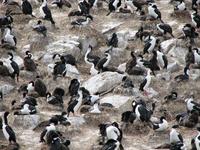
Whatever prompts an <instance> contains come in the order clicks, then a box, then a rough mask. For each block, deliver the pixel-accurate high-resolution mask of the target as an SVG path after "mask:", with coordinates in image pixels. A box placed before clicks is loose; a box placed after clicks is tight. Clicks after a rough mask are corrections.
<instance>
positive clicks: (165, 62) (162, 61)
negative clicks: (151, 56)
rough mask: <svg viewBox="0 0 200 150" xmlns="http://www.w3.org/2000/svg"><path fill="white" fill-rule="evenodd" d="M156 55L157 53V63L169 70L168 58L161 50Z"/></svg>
mask: <svg viewBox="0 0 200 150" xmlns="http://www.w3.org/2000/svg"><path fill="white" fill-rule="evenodd" d="M156 53H157V61H158V64H159V66H160V68H163V69H167V66H168V59H167V56H166V55H165V54H164V53H163V52H161V50H160V49H159V50H158V51H156Z"/></svg>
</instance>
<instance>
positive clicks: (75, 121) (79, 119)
mask: <svg viewBox="0 0 200 150" xmlns="http://www.w3.org/2000/svg"><path fill="white" fill-rule="evenodd" d="M68 120H69V122H70V123H71V125H72V126H73V125H74V126H79V125H82V124H84V123H85V119H84V118H83V117H82V116H80V117H68Z"/></svg>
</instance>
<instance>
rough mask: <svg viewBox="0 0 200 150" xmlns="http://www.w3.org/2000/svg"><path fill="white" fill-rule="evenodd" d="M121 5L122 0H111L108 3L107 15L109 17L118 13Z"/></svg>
mask: <svg viewBox="0 0 200 150" xmlns="http://www.w3.org/2000/svg"><path fill="white" fill-rule="evenodd" d="M121 4H122V2H121V0H110V1H109V3H108V9H109V13H108V14H107V16H108V15H110V13H112V12H114V11H116V10H117V9H118V8H119V7H120V6H121Z"/></svg>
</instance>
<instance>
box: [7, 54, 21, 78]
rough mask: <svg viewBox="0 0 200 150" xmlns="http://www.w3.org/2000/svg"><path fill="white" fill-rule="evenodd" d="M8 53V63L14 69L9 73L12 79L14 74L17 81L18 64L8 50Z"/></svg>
mask: <svg viewBox="0 0 200 150" xmlns="http://www.w3.org/2000/svg"><path fill="white" fill-rule="evenodd" d="M8 55H9V56H10V58H9V60H10V65H11V67H12V69H13V70H14V72H13V73H11V77H12V78H13V79H15V76H16V77H17V81H19V72H20V69H19V65H18V64H17V63H16V62H15V61H14V60H13V54H12V53H10V52H8Z"/></svg>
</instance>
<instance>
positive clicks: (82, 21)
mask: <svg viewBox="0 0 200 150" xmlns="http://www.w3.org/2000/svg"><path fill="white" fill-rule="evenodd" d="M91 21H93V17H92V16H91V15H87V16H86V17H85V19H83V18H79V19H77V20H76V21H72V22H71V25H72V26H73V27H75V26H77V27H86V26H87V25H88V24H89V23H90V22H91Z"/></svg>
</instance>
